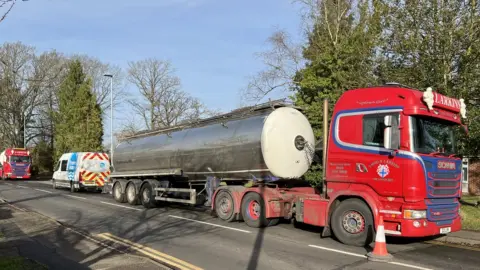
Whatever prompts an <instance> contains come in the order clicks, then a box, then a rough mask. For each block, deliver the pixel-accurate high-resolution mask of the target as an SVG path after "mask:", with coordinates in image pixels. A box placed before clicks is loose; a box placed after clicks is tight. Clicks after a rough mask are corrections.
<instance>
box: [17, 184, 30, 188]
mask: <svg viewBox="0 0 480 270" xmlns="http://www.w3.org/2000/svg"><path fill="white" fill-rule="evenodd" d="M17 187H19V188H28V187H25V186H19V185H17Z"/></svg>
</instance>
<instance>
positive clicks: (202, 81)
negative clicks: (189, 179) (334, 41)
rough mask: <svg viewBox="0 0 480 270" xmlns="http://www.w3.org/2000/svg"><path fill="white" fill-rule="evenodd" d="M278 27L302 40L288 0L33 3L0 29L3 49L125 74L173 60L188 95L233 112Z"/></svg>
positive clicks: (23, 6)
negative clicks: (16, 45) (58, 56)
mask: <svg viewBox="0 0 480 270" xmlns="http://www.w3.org/2000/svg"><path fill="white" fill-rule="evenodd" d="M1 11H4V10H1ZM277 28H282V29H286V30H287V31H288V32H289V33H290V34H291V35H292V37H293V38H294V39H295V40H299V39H300V38H301V36H300V16H299V9H298V7H297V6H295V5H293V4H292V3H291V0H257V1H254V0H243V1H227V0H223V1H222V0H29V1H28V2H22V1H18V3H17V5H16V6H15V8H14V9H13V10H12V12H11V13H10V14H9V16H8V17H7V19H6V20H5V21H3V22H2V23H0V42H1V43H3V42H6V41H10V42H12V41H21V42H23V43H25V44H29V45H33V46H35V47H36V48H37V49H38V51H44V50H50V49H56V50H58V51H60V52H63V53H67V54H71V53H83V54H88V55H91V56H95V57H97V58H99V59H100V60H102V61H103V62H109V63H113V64H116V65H119V66H120V67H122V68H126V66H127V62H128V61H132V60H140V59H144V58H147V57H157V58H160V59H166V60H170V61H172V63H173V65H174V67H175V68H176V74H177V75H178V76H179V77H180V78H181V80H182V85H183V89H184V90H185V91H187V92H189V93H191V94H192V95H194V96H196V97H199V98H200V99H201V100H202V101H203V102H204V103H205V104H206V105H207V106H209V107H212V108H217V109H221V110H223V111H229V110H231V109H234V108H235V107H236V106H237V105H239V96H238V91H239V90H240V89H241V88H242V87H244V86H245V85H246V83H247V79H246V77H247V76H248V75H253V74H255V73H256V72H257V71H258V70H260V69H261V68H262V67H263V66H262V62H261V61H260V60H259V59H257V58H256V57H255V55H254V53H255V52H259V51H263V50H265V49H267V48H268V47H267V44H266V39H267V37H268V36H269V35H270V34H271V33H272V32H273V31H274V30H275V29H277ZM127 87H128V91H129V92H132V93H135V91H136V90H135V88H133V87H132V86H127ZM123 113H126V112H125V111H123ZM117 115H118V112H117ZM116 118H117V117H116ZM120 126H121V123H120V121H119V120H118V119H117V121H116V124H115V129H118V128H120ZM105 127H106V128H107V129H108V127H109V125H108V123H106V125H105ZM106 133H107V134H109V130H106ZM107 134H106V135H107Z"/></svg>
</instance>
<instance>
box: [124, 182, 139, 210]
mask: <svg viewBox="0 0 480 270" xmlns="http://www.w3.org/2000/svg"><path fill="white" fill-rule="evenodd" d="M125 194H126V195H127V202H128V203H129V204H130V205H137V204H138V193H137V189H136V188H135V184H134V183H129V184H128V185H127V188H126V189H125Z"/></svg>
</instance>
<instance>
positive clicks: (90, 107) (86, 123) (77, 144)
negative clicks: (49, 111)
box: [55, 60, 103, 159]
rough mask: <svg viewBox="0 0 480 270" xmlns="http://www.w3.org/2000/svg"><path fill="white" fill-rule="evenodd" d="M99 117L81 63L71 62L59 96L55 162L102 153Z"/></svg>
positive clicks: (97, 107) (97, 106)
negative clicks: (69, 155)
mask: <svg viewBox="0 0 480 270" xmlns="http://www.w3.org/2000/svg"><path fill="white" fill-rule="evenodd" d="M101 114H102V112H101V109H100V106H99V105H98V104H97V101H96V97H95V94H94V93H93V91H92V83H91V79H90V78H87V77H86V75H85V73H84V72H83V68H82V65H81V63H80V61H78V60H74V61H72V62H71V63H70V65H69V72H68V74H67V76H66V78H65V79H64V81H63V82H62V84H61V86H60V90H59V92H58V111H57V112H56V113H55V158H56V159H58V158H59V157H60V156H61V155H62V154H63V153H65V152H76V151H80V152H81V151H101V149H102V136H103V125H102V118H101Z"/></svg>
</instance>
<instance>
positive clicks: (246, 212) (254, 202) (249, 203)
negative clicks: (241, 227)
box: [242, 192, 269, 228]
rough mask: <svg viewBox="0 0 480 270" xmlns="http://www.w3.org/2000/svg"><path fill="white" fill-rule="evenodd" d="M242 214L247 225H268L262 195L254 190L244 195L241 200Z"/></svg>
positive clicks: (259, 226)
mask: <svg viewBox="0 0 480 270" xmlns="http://www.w3.org/2000/svg"><path fill="white" fill-rule="evenodd" d="M242 216H243V219H244V221H245V223H247V225H248V226H250V227H254V228H261V227H265V226H267V225H268V223H269V221H268V220H267V219H266V218H265V203H264V201H263V198H262V196H260V194H258V193H256V192H250V193H247V195H245V197H244V198H243V201H242Z"/></svg>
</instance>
